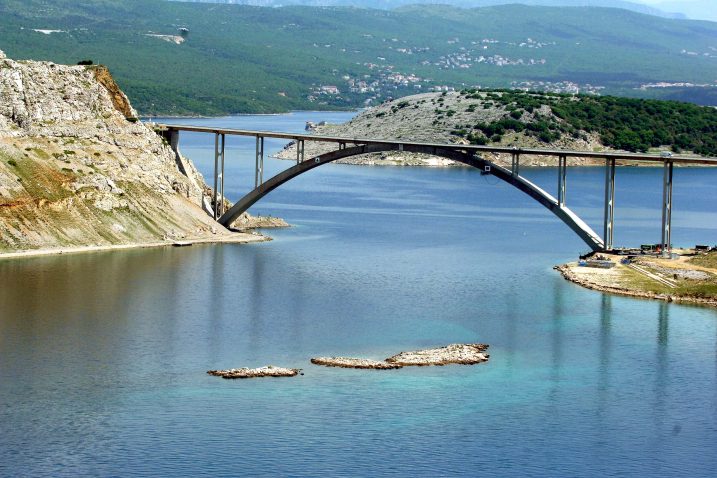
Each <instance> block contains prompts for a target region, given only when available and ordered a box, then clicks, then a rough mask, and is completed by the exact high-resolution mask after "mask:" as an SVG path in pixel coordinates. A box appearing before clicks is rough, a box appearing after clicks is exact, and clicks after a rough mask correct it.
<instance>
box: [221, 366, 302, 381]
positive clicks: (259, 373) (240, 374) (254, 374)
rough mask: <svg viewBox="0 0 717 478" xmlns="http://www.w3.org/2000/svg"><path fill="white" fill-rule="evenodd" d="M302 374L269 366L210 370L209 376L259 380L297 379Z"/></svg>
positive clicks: (290, 369)
mask: <svg viewBox="0 0 717 478" xmlns="http://www.w3.org/2000/svg"><path fill="white" fill-rule="evenodd" d="M299 372H301V369H298V368H282V367H274V366H273V365H267V366H266V367H259V368H246V367H244V368H230V369H229V370H209V371H208V372H207V373H208V374H209V375H214V376H216V377H222V378H258V377H295V376H296V375H298V374H299Z"/></svg>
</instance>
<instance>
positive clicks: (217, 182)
mask: <svg viewBox="0 0 717 478" xmlns="http://www.w3.org/2000/svg"><path fill="white" fill-rule="evenodd" d="M225 142H226V137H225V135H224V134H220V133H215V134H214V220H215V221H216V220H217V219H219V218H220V217H221V216H222V214H224V151H225ZM217 197H218V198H219V199H217Z"/></svg>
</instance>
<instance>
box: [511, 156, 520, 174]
mask: <svg viewBox="0 0 717 478" xmlns="http://www.w3.org/2000/svg"><path fill="white" fill-rule="evenodd" d="M510 171H511V174H512V175H513V176H518V175H519V174H520V154H519V153H511V163H510Z"/></svg>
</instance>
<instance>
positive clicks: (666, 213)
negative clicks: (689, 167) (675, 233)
mask: <svg viewBox="0 0 717 478" xmlns="http://www.w3.org/2000/svg"><path fill="white" fill-rule="evenodd" d="M672 166H673V163H672V161H666V162H665V166H664V174H663V179H662V242H661V244H662V256H663V257H669V256H670V253H671V252H672V245H671V242H672Z"/></svg>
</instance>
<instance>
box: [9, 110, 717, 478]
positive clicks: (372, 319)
mask: <svg viewBox="0 0 717 478" xmlns="http://www.w3.org/2000/svg"><path fill="white" fill-rule="evenodd" d="M328 116H333V115H328V114H322V113H309V114H304V113H301V114H299V113H297V114H294V115H292V116H280V117H239V118H227V119H222V120H206V121H207V122H217V123H218V124H226V125H230V124H229V123H231V124H232V125H235V126H237V127H246V126H250V125H254V124H256V126H254V127H256V128H260V129H262V128H265V127H267V125H263V124H262V122H263V121H266V122H267V123H271V125H278V127H277V129H297V128H300V127H302V126H303V121H304V119H305V118H308V119H317V120H320V119H331V118H328ZM340 117H341V114H336V117H335V118H340ZM198 121H199V120H193V121H192V122H195V123H196V122H198ZM203 121H204V120H203ZM181 145H182V148H183V150H184V151H185V153H187V154H189V155H190V156H191V157H192V158H194V159H195V160H196V162H197V163H198V165H199V166H200V168H201V169H202V171H203V172H204V173H205V174H208V173H209V167H210V164H211V147H212V145H211V140H210V138H205V139H202V137H201V136H199V137H197V136H194V137H193V136H190V135H187V136H186V137H184V136H183V137H182V143H181ZM229 146H230V148H229V152H228V154H227V159H228V160H229V161H230V162H231V166H230V167H229V168H228V170H227V172H228V174H227V190H228V191H229V192H230V194H231V195H232V196H233V197H238V195H239V194H240V193H241V191H243V188H244V187H245V185H247V184H249V183H250V182H251V181H253V173H252V172H251V167H252V164H253V163H252V161H253V158H252V157H251V154H252V151H253V145H252V143H251V141H247V142H239V141H237V142H235V143H234V142H230V143H229ZM246 153H248V154H249V155H248V156H246V155H245V154H246ZM288 164H290V163H286V162H281V161H276V160H272V161H269V162H268V164H267V166H268V169H271V170H274V171H276V170H279V169H280V168H282V167H285V166H287V165H288ZM526 174H528V176H529V177H531V179H533V180H534V181H536V182H538V183H539V184H541V185H544V186H545V187H546V188H551V190H552V188H553V187H554V186H553V184H555V183H556V182H557V180H556V178H555V174H556V173H555V170H550V169H541V170H529V171H527V173H526ZM660 174H661V171H660V170H656V169H639V170H637V169H625V170H620V171H619V172H618V188H619V189H618V195H617V206H618V209H617V231H616V242H617V243H619V244H626V245H634V244H639V243H641V242H646V241H656V240H657V238H658V236H659V200H660V190H659V183H660ZM675 178H676V179H675V219H674V227H675V231H674V242H675V243H676V244H686V245H689V244H693V243H703V242H706V243H715V242H717V241H716V240H715V238H716V237H717V213H715V211H714V209H713V205H714V204H715V201H716V200H717V188H715V187H714V184H715V180H716V179H717V171H714V170H694V169H689V170H688V169H678V170H677V171H676V175H675ZM602 184H603V183H602V174H601V172H600V171H597V170H592V169H574V170H573V169H571V170H570V171H569V197H568V200H569V203H570V204H571V205H572V206H573V207H574V209H575V210H576V211H577V212H578V213H579V214H580V215H581V216H582V217H584V218H585V219H586V220H587V221H588V222H590V223H591V224H592V225H593V226H594V227H596V228H598V227H599V224H600V217H601V214H602V211H601V210H600V208H599V207H594V204H595V202H594V201H595V200H596V199H599V198H600V197H601V194H602ZM255 209H256V211H257V212H261V213H268V214H273V215H278V216H281V217H285V218H286V219H287V220H289V222H291V223H292V224H294V225H295V227H292V228H291V229H286V230H277V231H270V232H269V234H271V235H272V236H273V237H274V238H275V240H274V241H272V242H270V243H264V244H256V245H221V246H195V247H191V248H181V249H157V250H144V251H125V252H113V253H93V254H83V255H74V256H60V257H45V258H35V259H27V260H22V261H11V262H9V261H4V262H0V284H2V288H0V304H1V308H0V474H2V475H4V476H18V475H25V476H77V475H93V476H159V475H172V476H241V475H247V476H257V475H258V476H277V475H284V476H324V475H328V476H376V475H384V476H385V475H394V476H446V475H463V476H475V475H478V474H481V473H491V474H493V475H496V476H551V477H552V476H655V475H658V476H713V474H714V469H715V468H716V467H717V453H715V451H716V447H717V311H715V310H714V309H706V308H699V307H690V306H680V305H676V304H665V303H660V302H651V301H642V300H634V299H629V298H622V297H611V296H606V295H602V294H599V293H596V292H592V291H588V290H584V289H582V288H579V287H577V286H574V285H573V284H570V283H568V282H566V281H564V280H563V279H562V278H561V277H560V276H559V275H558V274H557V273H555V272H554V271H553V270H552V266H553V265H554V264H557V263H560V262H564V261H566V260H572V259H573V258H574V257H575V256H576V255H577V254H578V253H580V252H583V251H584V250H585V246H584V245H583V244H582V243H581V241H580V240H579V239H578V238H577V237H576V236H574V235H573V234H572V233H571V232H570V231H569V230H568V229H567V227H565V226H564V225H562V223H560V222H559V221H558V220H557V219H555V218H554V217H553V216H552V215H550V214H549V213H548V212H546V211H544V210H543V209H541V208H540V207H539V206H537V205H534V204H533V203H531V202H530V200H529V199H528V198H527V196H524V195H522V194H521V193H519V192H517V191H513V190H511V189H510V188H509V187H507V186H503V185H501V184H495V182H494V180H491V179H490V178H485V177H483V176H480V174H478V172H477V171H471V170H466V169H450V170H434V169H416V168H381V167H363V168H362V167H352V166H339V165H336V166H333V165H330V166H323V167H321V168H318V169H317V170H315V171H312V172H311V173H309V174H307V175H305V176H302V177H300V178H297V179H296V180H295V181H293V182H292V183H290V184H287V185H286V186H285V187H284V188H281V189H279V190H277V191H275V192H273V193H272V194H271V195H269V196H267V197H266V198H265V199H264V200H263V201H262V202H260V203H258V204H257V206H256V208H255ZM473 341H479V342H485V343H488V344H490V345H491V349H490V353H491V361H490V362H488V363H487V364H482V365H478V366H474V367H461V366H452V367H438V368H409V369H403V370H398V371H354V370H334V369H327V368H320V367H314V366H312V365H311V364H309V363H308V359H309V358H310V357H312V356H317V355H329V354H330V355H339V354H340V355H349V356H366V357H371V358H383V357H386V356H388V355H392V354H394V353H396V352H398V351H401V350H408V349H413V348H418V347H424V346H435V345H443V344H446V343H451V342H473ZM267 363H273V364H276V365H282V366H295V367H302V368H304V372H305V375H303V376H300V377H296V378H293V379H284V380H278V379H277V380H250V381H225V380H221V379H217V378H215V377H210V376H207V375H206V374H205V371H206V370H208V369H212V368H226V367H237V366H260V365H264V364H267Z"/></svg>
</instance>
